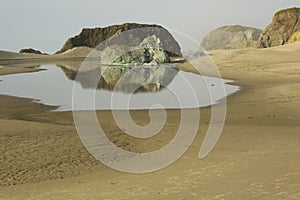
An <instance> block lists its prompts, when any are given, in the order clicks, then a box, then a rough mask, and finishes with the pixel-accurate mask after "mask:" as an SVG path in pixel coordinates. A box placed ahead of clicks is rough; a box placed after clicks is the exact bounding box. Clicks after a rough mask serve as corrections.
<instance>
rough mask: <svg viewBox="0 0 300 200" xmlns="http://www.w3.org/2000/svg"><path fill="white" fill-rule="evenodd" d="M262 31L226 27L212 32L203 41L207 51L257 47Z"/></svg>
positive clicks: (237, 26) (242, 27)
mask: <svg viewBox="0 0 300 200" xmlns="http://www.w3.org/2000/svg"><path fill="white" fill-rule="evenodd" d="M261 32H262V30H259V29H256V28H250V27H244V26H239V25H235V26H224V27H221V28H218V29H216V30H214V31H212V32H210V33H209V34H208V35H207V36H206V37H205V38H204V39H203V40H202V43H201V44H202V46H203V47H204V48H205V49H206V50H214V49H241V48H248V47H255V45H256V41H257V40H258V38H259V36H260V34H261Z"/></svg>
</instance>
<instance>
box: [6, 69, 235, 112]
mask: <svg viewBox="0 0 300 200" xmlns="http://www.w3.org/2000/svg"><path fill="white" fill-rule="evenodd" d="M43 68H45V69H47V70H45V71H40V72H34V73H24V74H15V75H6V76H0V80H3V81H1V82H0V93H1V94H6V95H11V96H18V97H27V98H33V99H37V100H40V102H42V103H44V104H46V105H61V107H60V108H59V110H71V109H72V95H73V93H72V92H73V87H74V91H75V92H74V98H75V99H76V101H74V102H75V103H76V104H75V107H74V108H75V109H76V110H90V109H93V107H94V106H93V105H94V102H96V103H95V106H96V109H98V110H107V109H128V108H130V109H148V108H150V107H151V106H153V105H155V104H160V105H162V106H163V107H164V108H195V107H204V106H208V105H211V104H214V103H216V102H217V101H218V100H220V99H222V98H223V97H224V96H225V93H224V90H223V83H224V80H222V79H217V78H211V77H203V76H199V75H195V74H191V73H186V72H179V73H178V75H177V76H176V77H175V78H174V79H173V81H172V82H171V83H170V85H168V87H167V88H165V89H163V90H161V91H159V92H155V93H137V94H134V95H130V94H124V93H121V92H116V93H113V92H111V91H107V90H97V91H96V93H95V91H94V90H93V89H83V88H82V86H81V85H80V84H79V83H77V82H75V81H71V80H69V79H68V78H67V77H66V76H65V74H64V73H63V71H62V70H61V69H60V68H58V67H56V66H44V67H43ZM74 84H75V85H74ZM225 88H226V93H227V95H229V94H232V93H234V92H236V91H237V90H238V89H239V88H238V87H237V86H232V85H225ZM94 97H95V98H94Z"/></svg>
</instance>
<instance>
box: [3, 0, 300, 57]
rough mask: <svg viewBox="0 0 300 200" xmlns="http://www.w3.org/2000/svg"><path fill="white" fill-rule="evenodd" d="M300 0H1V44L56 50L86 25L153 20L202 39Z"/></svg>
mask: <svg viewBox="0 0 300 200" xmlns="http://www.w3.org/2000/svg"><path fill="white" fill-rule="evenodd" d="M289 7H300V0H184V1H182V0H181V1H166V0H151V1H143V0H119V1H117V0H107V1H103V0H51V1H48V0H26V1H25V0H1V2H0V8H1V12H0V25H1V37H0V49H1V50H8V51H19V50H20V49H21V48H28V47H33V48H36V49H38V50H41V51H43V52H46V53H53V52H56V51H57V50H59V49H60V48H61V47H62V46H63V44H64V42H65V41H66V39H67V38H68V37H70V36H74V35H77V34H78V33H80V31H81V29H82V28H84V27H104V26H108V25H112V24H122V23H125V22H136V23H155V24H160V25H162V26H164V27H166V28H169V29H172V30H176V31H179V32H182V33H184V34H186V35H189V36H190V37H192V38H193V39H195V40H196V41H199V42H200V41H201V39H202V37H203V36H205V35H206V34H207V33H208V32H209V31H211V30H213V29H215V28H218V27H220V26H224V25H235V24H239V25H244V26H250V27H256V28H261V29H263V28H264V27H265V26H266V25H268V24H269V23H270V22H271V20H272V17H273V14H274V13H275V12H276V11H278V10H281V9H284V8H289Z"/></svg>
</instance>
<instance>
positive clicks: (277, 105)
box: [0, 43, 300, 200]
mask: <svg viewBox="0 0 300 200" xmlns="http://www.w3.org/2000/svg"><path fill="white" fill-rule="evenodd" d="M210 53H211V54H212V56H213V60H214V61H215V63H216V64H217V66H218V68H219V70H220V71H221V74H222V76H223V77H224V78H229V79H233V80H235V81H236V82H235V84H238V85H240V86H242V87H243V91H241V92H239V93H237V94H235V95H233V96H230V97H229V98H228V102H227V109H228V112H227V118H226V124H225V127H224V130H223V133H222V136H221V138H220V140H219V142H218V144H217V146H216V148H215V149H214V151H213V152H212V153H211V154H210V155H209V156H208V157H207V158H205V159H203V160H199V159H198V152H199V148H200V145H201V143H202V141H203V137H204V135H205V131H206V129H207V126H208V122H209V117H210V109H209V108H203V109H200V110H201V121H200V122H199V124H200V129H199V131H198V135H197V138H196V140H195V141H194V143H193V145H192V146H191V148H190V149H189V150H188V152H187V153H186V154H184V156H183V157H181V158H180V159H179V160H178V161H177V162H175V163H174V164H173V165H171V166H169V167H168V168H165V169H163V170H160V171H158V172H154V173H149V174H142V175H133V174H125V173H121V172H117V171H115V170H112V169H110V168H107V167H105V166H104V165H102V164H101V163H100V162H98V161H96V160H95V159H94V158H93V157H92V156H91V155H89V154H88V152H87V151H86V150H85V148H84V147H83V146H82V144H81V143H80V140H79V138H78V136H77V133H76V130H75V127H74V124H73V119H72V114H71V113H70V112H50V110H51V109H52V108H51V107H49V106H44V105H40V104H37V103H32V102H31V101H30V100H28V99H21V98H15V97H7V96H0V104H1V107H0V108H1V109H0V130H1V131H0V147H1V154H0V162H1V168H0V172H1V173H0V185H1V186H0V199H22V200H23V199H149V200H153V199H172V200H173V199H197V200H198V199H219V200H221V199H230V200H234V199H243V200H247V199H272V200H273V199H284V200H286V199H295V200H296V199H300V189H299V183H300V168H299V166H300V148H299V147H300V111H299V106H300V105H299V104H300V56H299V55H300V44H299V43H296V44H293V45H287V46H284V47H278V48H271V49H262V50H257V49H246V50H228V51H212V52H210ZM203 59H205V58H199V59H197V60H195V61H193V62H198V63H200V62H204V61H205V60H204V61H203ZM30 62H31V61H30ZM43 62H44V61H43ZM8 63H9V64H13V63H14V61H13V60H11V61H9V62H8ZM0 65H4V64H3V63H1V61H0ZM20 66H21V65H20ZM180 67H181V68H183V69H185V70H187V71H195V70H194V69H193V68H192V67H191V66H190V65H188V64H183V65H181V66H180ZM203 67H204V66H203ZM2 70H6V71H5V72H3V71H2ZM10 70H11V73H16V69H15V68H12V67H5V68H1V69H0V73H2V74H7V73H9V71H10ZM22 70H24V71H23V72H26V70H28V69H26V68H20V69H19V71H18V72H22ZM200 70H201V71H202V72H203V73H204V74H209V73H210V72H209V70H208V69H206V68H205V67H204V68H202V69H200ZM0 79H1V77H0ZM97 114H98V115H99V117H101V118H100V119H101V120H100V122H101V124H102V126H103V128H104V130H105V131H106V132H107V133H108V136H109V137H110V138H111V140H112V141H113V142H114V143H116V144H117V145H118V146H120V147H122V148H124V149H127V150H131V151H136V152H145V151H151V150H154V149H157V148H160V147H162V146H163V145H164V144H166V143H167V142H168V141H170V139H171V138H172V136H173V135H174V134H175V131H176V128H177V124H178V122H179V116H180V113H179V111H177V110H169V111H168V122H167V124H166V126H165V127H164V129H163V130H162V132H161V133H160V134H158V135H157V136H155V137H153V138H151V139H150V140H142V139H140V140H137V139H134V138H130V137H128V136H126V135H124V134H123V132H122V131H121V130H120V129H119V128H118V127H117V126H116V124H115V123H114V122H113V120H112V116H111V113H110V112H109V111H101V112H98V113H97ZM131 114H132V116H133V118H134V119H135V121H136V122H137V123H139V124H146V123H147V122H149V119H148V115H147V112H146V111H135V112H132V113H131ZM174 130H175V131H174Z"/></svg>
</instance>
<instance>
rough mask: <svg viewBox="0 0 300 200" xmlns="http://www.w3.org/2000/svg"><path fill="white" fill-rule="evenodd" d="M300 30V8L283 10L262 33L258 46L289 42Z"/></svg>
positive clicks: (263, 46) (272, 45)
mask: <svg viewBox="0 0 300 200" xmlns="http://www.w3.org/2000/svg"><path fill="white" fill-rule="evenodd" d="M299 31H300V8H290V9H287V10H281V11H279V12H277V13H276V14H275V16H274V17H273V21H272V23H271V24H270V25H268V26H267V27H266V29H265V30H264V31H263V33H262V34H261V36H260V38H259V40H258V42H257V47H258V48H267V47H274V46H280V45H284V44H287V43H289V40H290V38H291V37H292V36H293V34H294V33H295V32H299Z"/></svg>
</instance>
